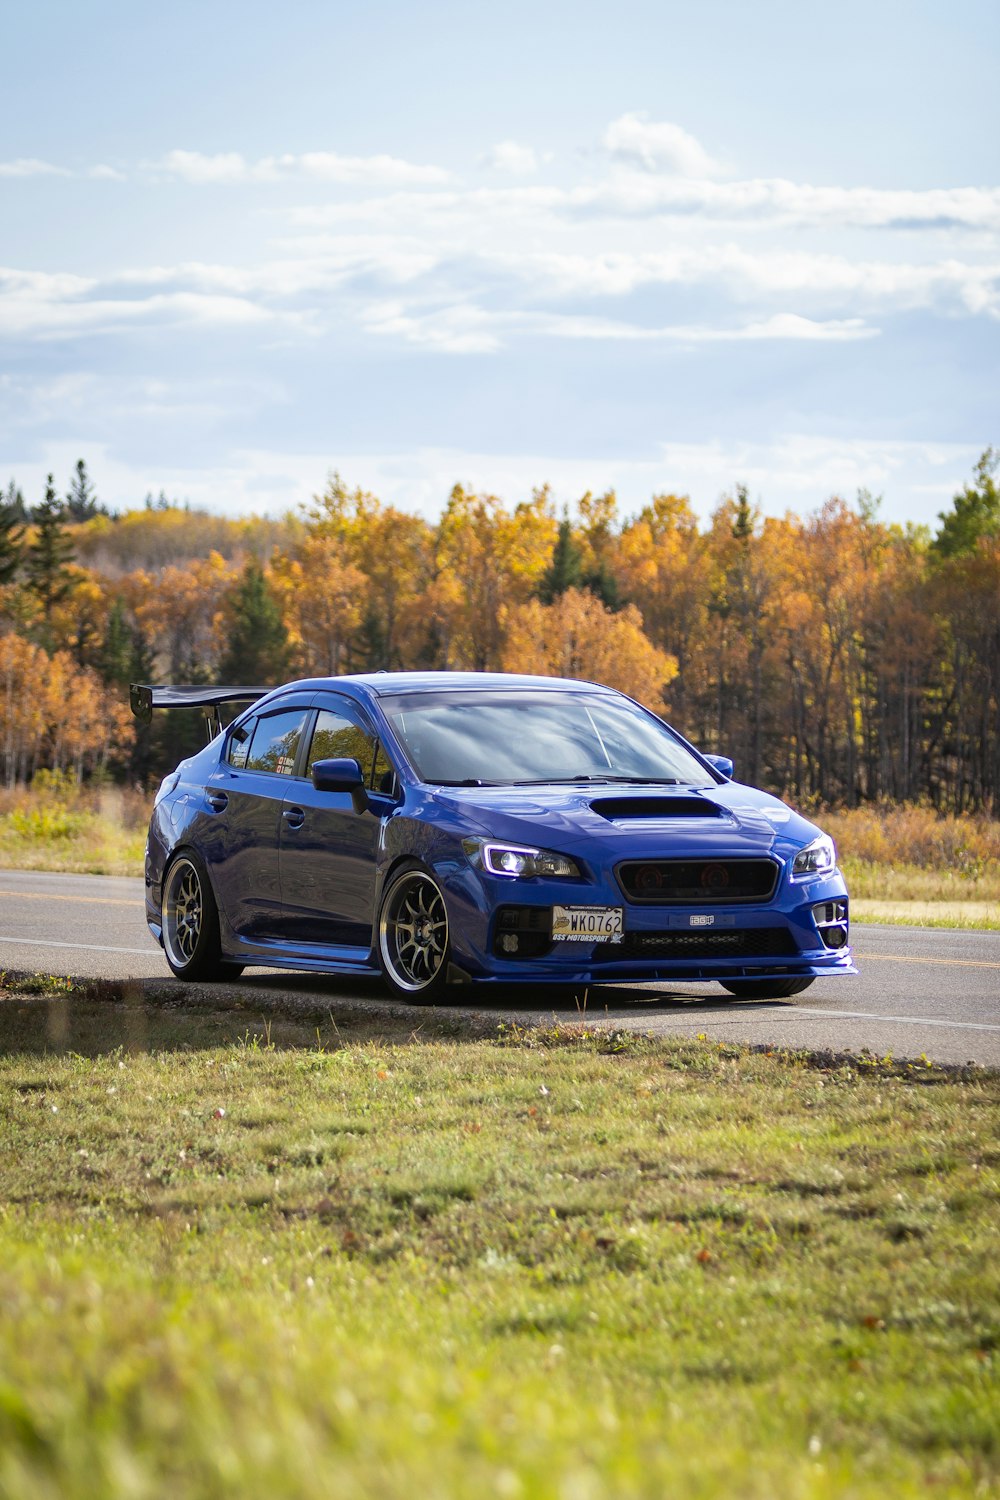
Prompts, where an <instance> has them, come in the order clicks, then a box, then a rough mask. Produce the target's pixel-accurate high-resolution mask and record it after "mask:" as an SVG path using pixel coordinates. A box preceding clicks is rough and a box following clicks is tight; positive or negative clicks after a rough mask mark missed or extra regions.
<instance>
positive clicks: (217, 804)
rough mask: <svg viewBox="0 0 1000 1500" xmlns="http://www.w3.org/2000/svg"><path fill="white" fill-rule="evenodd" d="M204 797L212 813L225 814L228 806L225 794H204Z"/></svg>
mask: <svg viewBox="0 0 1000 1500" xmlns="http://www.w3.org/2000/svg"><path fill="white" fill-rule="evenodd" d="M205 797H206V799H207V801H208V805H209V807H210V808H211V809H212V811H213V812H225V810H226V808H227V807H228V806H229V798H228V797H227V796H226V794H225V792H206V793H205Z"/></svg>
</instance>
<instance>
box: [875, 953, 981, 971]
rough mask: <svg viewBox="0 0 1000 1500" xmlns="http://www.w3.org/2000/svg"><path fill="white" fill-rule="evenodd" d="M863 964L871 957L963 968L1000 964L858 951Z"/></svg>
mask: <svg viewBox="0 0 1000 1500" xmlns="http://www.w3.org/2000/svg"><path fill="white" fill-rule="evenodd" d="M857 957H858V958H859V959H860V960H861V962H862V963H863V964H867V963H871V961H872V959H873V958H888V959H891V960H892V962H893V963H894V964H945V965H948V964H951V965H955V966H957V967H959V968H963V969H1000V964H991V963H987V962H985V961H984V960H983V959H979V958H914V957H913V955H912V954H910V953H859V954H858V955H857Z"/></svg>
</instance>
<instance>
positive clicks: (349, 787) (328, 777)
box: [312, 757, 368, 813]
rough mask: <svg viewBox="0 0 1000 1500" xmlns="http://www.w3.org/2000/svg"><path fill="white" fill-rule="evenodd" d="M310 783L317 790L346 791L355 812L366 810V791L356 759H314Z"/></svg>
mask: <svg viewBox="0 0 1000 1500" xmlns="http://www.w3.org/2000/svg"><path fill="white" fill-rule="evenodd" d="M312 784H313V786H314V787H315V788H316V790H317V791H318V792H346V793H347V794H348V796H349V797H350V799H351V801H352V803H353V804H354V811H355V812H356V813H363V812H367V810H368V793H367V791H366V790H365V778H364V775H363V773H362V770H361V767H360V766H359V765H358V763H357V761H356V760H352V759H350V758H349V757H347V758H344V759H338V760H315V761H313V768H312Z"/></svg>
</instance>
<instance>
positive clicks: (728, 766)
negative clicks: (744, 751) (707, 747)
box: [705, 755, 734, 781]
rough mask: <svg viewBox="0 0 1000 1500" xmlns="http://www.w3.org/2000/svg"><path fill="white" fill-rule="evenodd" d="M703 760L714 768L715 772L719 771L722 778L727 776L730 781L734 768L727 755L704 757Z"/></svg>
mask: <svg viewBox="0 0 1000 1500" xmlns="http://www.w3.org/2000/svg"><path fill="white" fill-rule="evenodd" d="M705 760H707V761H708V763H709V765H710V766H714V768H715V769H716V770H717V771H721V773H722V775H723V776H727V777H728V778H729V780H730V781H732V779H733V770H734V766H733V763H732V761H731V760H730V759H729V756H728V755H706V756H705Z"/></svg>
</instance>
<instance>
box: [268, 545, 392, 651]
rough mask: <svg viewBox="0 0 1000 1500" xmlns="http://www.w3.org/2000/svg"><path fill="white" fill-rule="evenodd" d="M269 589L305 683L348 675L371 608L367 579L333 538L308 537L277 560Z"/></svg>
mask: <svg viewBox="0 0 1000 1500" xmlns="http://www.w3.org/2000/svg"><path fill="white" fill-rule="evenodd" d="M270 579H271V583H272V585H273V587H274V590H275V593H276V594H277V596H278V599H279V601H280V604H281V612H282V616H283V618H284V621H285V625H286V626H287V628H288V641H289V645H290V646H291V648H292V651H293V653H294V656H295V662H296V667H297V670H298V671H299V672H300V673H301V674H302V675H303V676H307V677H312V676H319V677H330V676H335V675H336V674H337V673H338V672H346V671H350V669H351V665H352V661H351V655H352V652H353V651H354V650H355V649H356V646H355V641H356V636H357V633H358V630H359V628H360V626H361V623H362V621H363V620H364V618H365V615H366V613H367V608H368V578H367V575H366V574H364V573H362V571H361V569H360V568H357V567H355V566H354V564H353V563H352V562H349V561H348V560H347V558H346V557H345V555H344V546H343V544H342V543H341V542H340V541H338V540H337V538H336V537H333V536H324V535H316V534H313V535H310V536H306V537H305V538H304V539H303V540H302V541H301V542H300V543H299V544H298V546H297V547H296V548H295V550H294V552H293V553H292V554H291V555H290V556H282V555H280V554H279V555H278V556H277V557H275V559H274V561H273V563H272V566H271V572H270Z"/></svg>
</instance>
